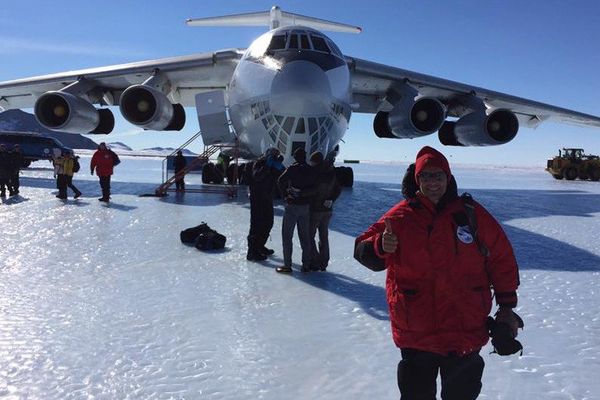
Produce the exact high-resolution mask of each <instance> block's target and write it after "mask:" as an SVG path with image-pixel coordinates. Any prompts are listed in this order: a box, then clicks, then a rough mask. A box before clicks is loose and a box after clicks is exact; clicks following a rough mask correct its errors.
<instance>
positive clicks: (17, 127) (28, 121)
mask: <svg viewBox="0 0 600 400" xmlns="http://www.w3.org/2000/svg"><path fill="white" fill-rule="evenodd" d="M0 130H3V131H9V132H14V131H19V132H35V133H39V134H42V135H44V136H49V137H53V138H55V139H58V140H60V142H61V143H62V144H64V145H65V146H67V147H70V148H72V149H89V150H95V149H97V148H98V144H97V143H96V142H94V141H93V140H91V139H88V138H86V137H85V136H82V135H80V134H77V133H67V132H55V131H51V130H49V129H46V128H44V127H43V126H41V125H40V124H39V123H38V122H37V120H36V119H35V116H34V115H33V114H29V113H26V112H25V111H22V110H19V109H14V110H6V111H4V112H1V113H0Z"/></svg>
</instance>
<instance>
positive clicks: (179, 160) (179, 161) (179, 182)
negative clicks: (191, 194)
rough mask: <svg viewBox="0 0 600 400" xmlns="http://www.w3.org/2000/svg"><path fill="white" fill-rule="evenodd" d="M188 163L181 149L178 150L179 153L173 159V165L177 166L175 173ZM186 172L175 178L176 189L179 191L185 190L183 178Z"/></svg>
mask: <svg viewBox="0 0 600 400" xmlns="http://www.w3.org/2000/svg"><path fill="white" fill-rule="evenodd" d="M186 165H187V161H186V159H185V157H184V156H183V154H182V153H181V150H179V151H178V152H177V155H176V156H175V158H174V159H173V167H174V168H175V175H177V174H178V173H179V172H180V171H182V170H183V169H184V168H185V166H186ZM184 176H185V174H184V173H181V176H179V177H178V178H177V179H175V191H177V192H185V181H184V180H183V178H184Z"/></svg>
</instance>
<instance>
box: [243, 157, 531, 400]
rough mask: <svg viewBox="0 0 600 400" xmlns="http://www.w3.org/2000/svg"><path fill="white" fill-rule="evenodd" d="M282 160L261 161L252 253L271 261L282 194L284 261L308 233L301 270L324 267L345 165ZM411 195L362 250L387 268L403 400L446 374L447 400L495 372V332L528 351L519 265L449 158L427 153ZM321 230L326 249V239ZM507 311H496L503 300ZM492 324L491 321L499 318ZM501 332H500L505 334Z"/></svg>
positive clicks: (359, 255)
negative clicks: (522, 330)
mask: <svg viewBox="0 0 600 400" xmlns="http://www.w3.org/2000/svg"><path fill="white" fill-rule="evenodd" d="M293 156H294V160H295V162H294V163H293V164H291V165H290V166H289V167H288V168H284V166H283V164H282V160H283V158H282V156H281V155H280V154H279V151H278V150H277V149H274V148H270V149H268V150H267V151H266V153H265V154H264V155H263V156H262V157H260V158H259V159H258V160H257V161H255V162H254V164H253V165H252V167H251V170H250V171H249V173H250V179H249V189H250V232H249V235H248V253H247V257H246V258H247V259H248V260H251V261H262V260H265V259H266V258H267V257H268V256H269V255H271V254H273V253H274V251H273V250H272V249H269V248H267V247H265V244H266V241H267V238H268V237H269V233H270V231H271V228H272V227H273V193H274V191H275V190H278V191H279V193H280V194H281V196H282V198H283V199H284V203H285V211H284V216H283V225H282V245H283V266H281V267H279V268H277V271H278V272H283V273H289V272H292V238H293V234H294V230H295V229H296V228H297V229H298V236H299V239H300V245H301V247H302V269H301V270H302V271H303V272H308V271H313V270H321V271H325V270H326V268H327V263H328V261H329V242H328V225H329V221H330V219H331V215H332V205H333V202H334V201H335V200H336V199H337V197H338V196H339V194H340V187H339V185H338V183H337V182H336V177H335V169H334V167H333V165H332V163H331V162H329V161H328V160H324V159H323V155H322V154H321V153H318V152H316V153H313V154H312V155H311V156H310V160H309V162H308V163H307V161H306V153H305V152H304V150H303V149H298V150H296V151H295V152H294V154H293ZM402 193H403V195H404V197H405V199H404V200H402V201H400V202H399V203H397V204H396V205H395V206H393V207H392V208H391V209H390V210H389V211H387V212H386V213H385V214H384V215H383V216H382V217H381V218H380V219H379V220H378V221H377V222H376V223H374V224H373V225H371V226H370V227H369V228H368V229H367V230H366V231H365V232H364V233H362V234H361V235H359V236H358V237H357V238H356V241H355V248H354V257H355V258H356V260H358V261H359V262H360V263H361V264H363V265H364V266H366V267H367V268H369V269H371V270H374V271H382V270H387V279H386V293H387V300H388V304H389V310H390V319H391V325H392V336H393V340H394V343H395V344H396V346H397V347H399V348H400V353H401V361H400V362H399V364H398V370H397V381H398V387H399V390H400V395H401V399H403V400H425V399H427V400H429V399H435V398H436V393H437V387H436V381H437V378H438V375H439V376H440V377H441V396H442V399H444V400H472V399H476V398H477V397H478V396H479V393H480V391H481V387H482V375H483V369H484V361H483V358H482V357H481V356H480V355H479V352H480V351H481V348H482V347H483V346H484V345H485V344H486V343H487V342H488V340H489V338H490V335H491V336H492V345H493V346H494V349H495V351H496V352H498V354H500V355H508V354H514V353H515V352H517V351H518V350H519V349H522V347H521V344H520V343H519V342H518V341H516V340H515V338H516V336H517V331H518V328H519V327H523V324H522V320H521V319H520V317H518V315H517V314H516V313H515V312H514V311H513V309H514V308H515V307H516V306H517V288H518V286H519V270H518V265H517V262H516V259H515V256H514V253H513V249H512V246H511V244H510V242H509V240H508V238H507V236H506V234H505V233H504V231H503V229H502V227H501V226H500V224H499V223H498V222H497V221H496V220H495V219H494V217H493V216H492V215H491V214H490V213H489V212H488V211H487V210H486V209H485V208H484V207H483V206H482V205H480V204H479V203H477V202H476V201H475V200H473V199H472V197H470V196H469V195H466V194H465V195H462V196H459V194H458V188H457V184H456V180H455V179H454V176H453V175H452V173H451V170H450V165H449V163H448V160H447V159H446V157H445V156H444V155H443V154H442V153H440V152H438V151H437V150H435V149H433V148H431V147H427V146H426V147H424V148H423V149H421V151H419V153H418V154H417V157H416V159H415V163H414V164H412V165H411V166H410V167H409V168H408V170H407V172H406V174H405V176H404V179H403V182H402ZM317 231H319V245H318V246H317V245H316V244H315V239H314V238H315V234H316V232H317ZM493 298H495V299H496V304H497V306H498V309H497V311H496V313H495V318H491V317H489V314H490V312H491V310H492V299H493ZM490 320H491V322H490ZM498 327H500V328H501V329H498Z"/></svg>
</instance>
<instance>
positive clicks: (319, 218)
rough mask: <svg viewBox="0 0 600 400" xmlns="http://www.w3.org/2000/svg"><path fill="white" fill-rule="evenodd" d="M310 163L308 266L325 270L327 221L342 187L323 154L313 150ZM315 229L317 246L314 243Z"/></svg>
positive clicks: (327, 249) (327, 259)
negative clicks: (309, 249) (311, 194)
mask: <svg viewBox="0 0 600 400" xmlns="http://www.w3.org/2000/svg"><path fill="white" fill-rule="evenodd" d="M310 165H311V167H312V168H313V169H314V175H315V183H314V189H313V193H314V194H313V196H312V197H311V200H310V225H309V235H310V241H311V261H310V268H311V270H313V271H325V270H326V269H327V265H328V264H329V221H330V220H331V214H332V212H333V202H334V201H336V200H337V198H338V197H339V195H340V193H341V191H342V189H341V187H340V185H339V184H338V182H337V178H336V175H335V168H334V167H333V164H332V163H331V162H330V161H328V160H327V161H325V160H323V154H321V153H320V152H318V151H317V152H314V153H313V154H312V155H311V156H310ZM317 231H318V232H319V245H318V247H317V245H316V243H315V235H316V233H317Z"/></svg>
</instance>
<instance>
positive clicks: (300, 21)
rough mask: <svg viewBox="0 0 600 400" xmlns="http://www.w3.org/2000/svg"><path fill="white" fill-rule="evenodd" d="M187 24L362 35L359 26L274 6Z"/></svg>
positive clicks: (196, 20) (189, 20) (195, 20)
mask: <svg viewBox="0 0 600 400" xmlns="http://www.w3.org/2000/svg"><path fill="white" fill-rule="evenodd" d="M185 23H186V24H187V25H188V26H264V25H266V26H268V27H269V28H270V29H275V28H279V27H282V26H289V25H303V26H307V27H309V28H314V29H318V30H321V31H330V32H346V33H360V32H362V29H361V28H360V27H358V26H353V25H348V24H342V23H339V22H332V21H327V20H324V19H319V18H313V17H307V16H305V15H299V14H293V13H289V12H284V11H281V8H279V7H278V6H274V7H272V8H271V10H270V11H262V12H255V13H246V14H233V15H225V16H221V17H207V18H190V19H188V20H187V21H185Z"/></svg>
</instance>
